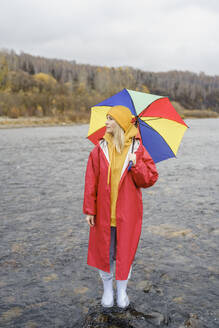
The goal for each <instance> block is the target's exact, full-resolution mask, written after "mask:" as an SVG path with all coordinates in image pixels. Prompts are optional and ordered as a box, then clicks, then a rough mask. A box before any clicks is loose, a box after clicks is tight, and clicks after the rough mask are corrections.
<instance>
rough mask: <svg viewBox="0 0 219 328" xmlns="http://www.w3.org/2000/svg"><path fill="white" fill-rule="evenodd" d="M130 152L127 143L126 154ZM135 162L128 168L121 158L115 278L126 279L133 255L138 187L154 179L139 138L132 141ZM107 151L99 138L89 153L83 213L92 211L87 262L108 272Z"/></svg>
mask: <svg viewBox="0 0 219 328" xmlns="http://www.w3.org/2000/svg"><path fill="white" fill-rule="evenodd" d="M130 152H131V146H130V150H129V152H128V154H129V153H130ZM134 152H135V154H136V165H135V166H133V167H132V168H131V170H130V171H128V154H127V158H126V160H125V162H124V166H123V170H122V174H121V179H120V183H119V190H118V198H117V204H116V228H117V248H116V280H126V279H127V277H128V274H129V270H130V267H131V265H132V262H133V260H134V257H135V253H136V250H137V247H138V242H139V238H140V234H141V226H142V215H143V206H142V194H141V189H140V188H147V187H150V186H152V185H153V184H154V183H155V182H156V180H157V179H158V173H157V170H156V166H155V164H154V162H153V160H152V158H151V157H150V155H149V154H148V152H147V151H146V150H145V148H144V146H143V145H142V144H141V143H140V141H139V140H136V142H135V148H134ZM108 166H109V154H108V148H107V142H106V141H105V140H104V139H103V140H101V141H100V143H99V144H98V145H97V146H96V147H95V148H94V149H93V150H92V152H91V153H90V156H89V159H88V163H87V170H86V176H85V190H84V205H83V211H84V214H87V215H88V214H89V215H95V226H94V227H92V228H90V236H89V246H88V258H87V264H89V265H91V266H93V267H96V268H98V269H100V270H103V271H106V272H110V258H109V257H110V251H109V250H110V231H111V228H110V219H111V218H110V213H111V212H110V185H108V184H107V174H108Z"/></svg>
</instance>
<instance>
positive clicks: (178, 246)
mask: <svg viewBox="0 0 219 328" xmlns="http://www.w3.org/2000/svg"><path fill="white" fill-rule="evenodd" d="M186 123H187V124H188V125H189V126H190V129H188V131H187V132H186V134H185V136H184V139H183V142H182V144H181V145H180V149H179V152H178V156H177V159H170V160H167V161H164V162H161V163H159V164H157V168H158V171H159V180H158V182H157V183H156V184H155V185H154V186H153V187H151V188H148V189H147V190H143V201H144V222H143V229H142V235H141V240H140V243H139V248H138V251H137V254H136V258H135V262H134V265H133V274H132V278H131V279H130V282H129V287H128V293H129V296H130V299H131V301H132V302H133V304H134V306H135V308H136V309H138V310H139V311H142V312H146V311H147V310H148V309H152V310H156V311H159V312H164V311H168V314H169V315H170V317H171V320H172V321H171V324H170V327H174V328H176V327H178V326H179V325H180V324H181V323H183V322H184V321H185V320H186V319H187V318H188V317H189V315H190V314H191V313H193V314H194V315H195V316H197V317H198V318H199V319H200V320H201V322H202V323H203V325H204V326H205V327H209V328H211V327H212V328H216V327H219V257H218V255H219V242H218V240H219V203H218V199H219V198H218V194H219V165H218V163H219V120H218V119H202V120H187V121H186ZM87 130H88V126H87V125H74V126H59V127H33V128H17V129H1V130H0V172H1V173H0V293H1V297H0V327H4V328H5V327H16V328H17V327H18V328H19V327H22V328H35V327H43V328H45V327H73V326H74V325H77V322H78V320H79V319H80V318H82V317H84V316H85V315H86V313H87V312H88V310H89V307H90V306H96V305H97V304H99V302H100V298H101V292H102V288H101V287H102V286H101V282H100V278H99V276H98V274H97V272H96V270H95V269H93V268H91V267H88V266H87V265H86V256H87V241H88V234H89V229H88V226H87V224H86V223H85V220H84V216H83V214H82V202H83V183H84V173H85V167H86V162H87V157H88V154H89V151H90V150H91V149H92V147H93V146H92V144H91V143H90V142H89V141H88V140H87V139H85V136H86V134H87Z"/></svg>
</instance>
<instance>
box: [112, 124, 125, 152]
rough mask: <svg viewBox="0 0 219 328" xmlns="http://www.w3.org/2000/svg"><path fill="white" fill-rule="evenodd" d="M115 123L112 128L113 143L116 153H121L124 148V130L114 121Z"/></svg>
mask: <svg viewBox="0 0 219 328" xmlns="http://www.w3.org/2000/svg"><path fill="white" fill-rule="evenodd" d="M115 123H116V125H115V127H114V129H113V143H114V145H115V147H116V150H117V152H118V153H121V152H122V151H123V148H124V139H125V138H124V134H125V133H124V130H123V129H122V128H121V127H120V126H119V124H118V123H117V122H116V121H115Z"/></svg>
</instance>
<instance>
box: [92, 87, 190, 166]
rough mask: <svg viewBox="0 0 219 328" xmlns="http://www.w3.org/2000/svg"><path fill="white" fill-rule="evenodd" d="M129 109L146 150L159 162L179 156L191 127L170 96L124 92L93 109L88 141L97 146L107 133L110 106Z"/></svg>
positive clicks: (125, 90) (124, 90)
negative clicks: (181, 146)
mask: <svg viewBox="0 0 219 328" xmlns="http://www.w3.org/2000/svg"><path fill="white" fill-rule="evenodd" d="M115 105H123V106H126V107H128V108H129V109H130V110H131V112H132V114H133V117H135V119H136V122H137V126H138V128H139V132H140V136H141V139H142V143H143V145H144V147H145V148H146V149H147V151H148V152H149V154H150V155H151V157H152V159H153V160H154V162H155V163H157V162H160V161H163V160H165V159H168V158H171V157H176V153H177V151H178V148H179V145H180V142H181V140H182V137H183V135H184V133H185V131H186V129H187V128H188V127H187V125H186V124H185V122H184V121H183V120H182V118H181V117H180V115H179V114H178V113H177V112H176V110H175V108H174V107H173V105H172V104H171V102H170V101H169V99H168V98H167V97H163V96H157V95H152V94H149V93H143V92H138V91H133V90H128V89H123V90H122V91H120V92H118V93H117V94H115V95H113V96H112V97H110V98H108V99H106V100H104V101H102V102H101V103H99V104H97V105H96V106H94V107H92V108H91V120H90V127H89V131H88V139H89V140H90V141H92V142H93V143H94V144H97V143H98V141H99V140H100V139H101V138H102V137H103V135H104V134H105V129H106V128H105V122H106V114H107V112H108V110H109V109H110V107H112V106H115Z"/></svg>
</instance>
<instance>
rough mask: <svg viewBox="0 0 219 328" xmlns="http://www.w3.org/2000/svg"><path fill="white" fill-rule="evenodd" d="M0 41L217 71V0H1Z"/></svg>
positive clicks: (72, 55)
mask: <svg viewBox="0 0 219 328" xmlns="http://www.w3.org/2000/svg"><path fill="white" fill-rule="evenodd" d="M0 48H1V49H2V48H4V49H5V48H6V49H13V50H15V51H16V52H17V53H20V52H21V51H24V52H27V53H30V54H33V55H40V56H44V57H48V58H61V59H68V60H76V62H78V63H87V64H94V65H105V66H116V67H117V66H132V67H134V68H140V69H143V70H146V71H154V72H157V71H168V70H174V69H177V70H183V71H185V70H189V71H193V72H197V73H199V72H201V71H203V72H205V73H206V74H210V75H219V0H110V1H109V0H108V1H107V0H12V1H5V0H0Z"/></svg>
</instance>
